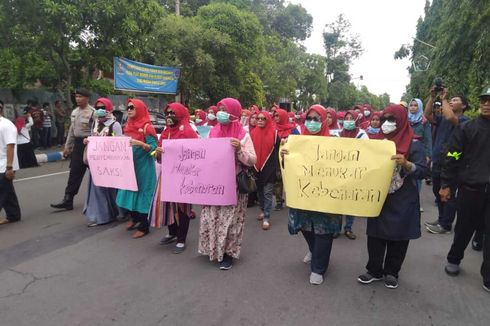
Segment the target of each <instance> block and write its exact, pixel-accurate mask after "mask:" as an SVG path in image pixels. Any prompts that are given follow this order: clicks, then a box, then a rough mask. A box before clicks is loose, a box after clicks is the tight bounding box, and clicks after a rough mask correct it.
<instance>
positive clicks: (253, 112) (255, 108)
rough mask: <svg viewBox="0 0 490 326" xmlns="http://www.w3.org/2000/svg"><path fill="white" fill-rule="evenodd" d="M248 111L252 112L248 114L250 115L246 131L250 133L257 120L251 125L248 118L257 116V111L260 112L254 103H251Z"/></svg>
mask: <svg viewBox="0 0 490 326" xmlns="http://www.w3.org/2000/svg"><path fill="white" fill-rule="evenodd" d="M250 112H252V114H250V116H249V117H248V132H249V133H251V132H252V130H254V129H255V127H256V126H257V121H256V122H255V126H252V125H251V124H250V119H252V117H253V116H255V117H257V116H258V115H259V113H260V110H259V108H258V107H257V106H256V105H252V108H251V109H250ZM269 115H270V114H269ZM274 128H275V127H274Z"/></svg>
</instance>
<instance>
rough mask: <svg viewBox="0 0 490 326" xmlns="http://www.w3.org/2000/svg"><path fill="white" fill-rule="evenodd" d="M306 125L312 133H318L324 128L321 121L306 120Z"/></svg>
mask: <svg viewBox="0 0 490 326" xmlns="http://www.w3.org/2000/svg"><path fill="white" fill-rule="evenodd" d="M305 127H306V129H308V131H309V132H311V133H312V134H316V133H318V132H319V131H320V129H322V123H321V122H319V121H306V122H305Z"/></svg>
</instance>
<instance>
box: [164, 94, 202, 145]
mask: <svg viewBox="0 0 490 326" xmlns="http://www.w3.org/2000/svg"><path fill="white" fill-rule="evenodd" d="M169 110H172V111H173V112H175V120H177V121H176V123H175V124H174V125H172V126H167V127H166V128H165V130H164V131H163V133H162V136H161V137H160V142H159V144H161V143H162V140H163V139H184V138H198V137H197V134H196V132H195V131H194V129H192V126H191V124H190V122H189V110H188V109H187V108H186V107H185V106H184V105H182V104H180V103H170V104H169V105H167V107H166V108H165V114H166V113H167V112H168V111H169Z"/></svg>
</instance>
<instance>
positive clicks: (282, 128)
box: [274, 107, 296, 138]
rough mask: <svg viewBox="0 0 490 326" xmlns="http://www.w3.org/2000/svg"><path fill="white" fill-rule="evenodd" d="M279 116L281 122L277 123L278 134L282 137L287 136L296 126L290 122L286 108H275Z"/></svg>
mask: <svg viewBox="0 0 490 326" xmlns="http://www.w3.org/2000/svg"><path fill="white" fill-rule="evenodd" d="M274 111H275V112H276V113H277V115H278V116H279V122H278V123H277V124H276V128H277V134H278V135H279V137H281V138H286V137H287V136H289V135H290V134H291V132H292V131H293V129H294V128H296V126H295V125H294V124H292V123H290V122H289V115H288V112H287V111H286V110H283V109H279V108H277V107H276V108H275V110H274Z"/></svg>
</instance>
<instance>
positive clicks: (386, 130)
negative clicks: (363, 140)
mask: <svg viewBox="0 0 490 326" xmlns="http://www.w3.org/2000/svg"><path fill="white" fill-rule="evenodd" d="M381 130H382V131H383V134H385V135H387V134H391V133H392V132H393V131H395V130H396V122H389V121H385V122H384V123H383V124H382V125H381Z"/></svg>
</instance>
